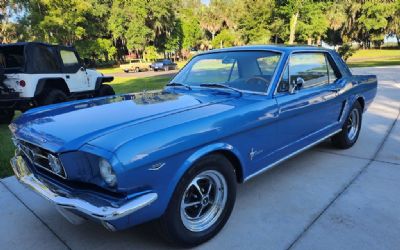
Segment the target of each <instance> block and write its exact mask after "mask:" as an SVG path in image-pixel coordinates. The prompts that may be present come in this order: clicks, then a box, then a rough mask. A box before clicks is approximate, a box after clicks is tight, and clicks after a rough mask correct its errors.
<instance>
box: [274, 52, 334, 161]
mask: <svg viewBox="0 0 400 250" xmlns="http://www.w3.org/2000/svg"><path fill="white" fill-rule="evenodd" d="M288 60H289V61H288V63H287V64H286V67H285V70H284V72H283V75H282V78H281V80H280V83H279V85H278V88H277V90H276V93H275V98H276V101H277V103H278V105H279V126H278V128H279V135H280V137H279V138H280V139H279V142H278V145H279V148H285V149H287V150H289V151H290V150H295V149H298V148H301V147H304V145H306V144H307V143H312V142H313V140H315V138H320V137H323V136H324V135H326V134H327V133H329V131H330V130H331V128H332V127H334V126H335V125H337V124H338V121H339V116H340V113H341V110H342V103H341V102H340V101H339V100H338V98H337V95H338V86H337V85H338V83H337V79H338V78H340V72H339V71H338V70H337V69H335V68H334V67H332V65H333V64H332V62H333V61H332V58H331V57H330V55H329V54H328V53H324V52H300V53H293V54H292V55H291V56H290V57H289V59H288ZM296 83H298V86H297V87H295V84H296ZM307 139H308V140H307ZM287 153H288V152H283V154H287Z"/></svg>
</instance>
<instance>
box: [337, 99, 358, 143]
mask: <svg viewBox="0 0 400 250" xmlns="http://www.w3.org/2000/svg"><path fill="white" fill-rule="evenodd" d="M361 122H362V107H361V105H360V103H359V102H356V103H355V104H354V105H353V107H352V108H351V110H350V113H349V115H348V116H347V119H346V121H345V122H344V124H343V127H342V131H341V132H340V133H338V134H336V135H334V136H333V137H332V143H333V145H334V146H335V147H337V148H340V149H347V148H350V147H352V146H353V145H354V144H355V143H356V141H357V139H358V136H359V134H360V130H361Z"/></svg>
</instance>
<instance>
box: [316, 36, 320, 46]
mask: <svg viewBox="0 0 400 250" xmlns="http://www.w3.org/2000/svg"><path fill="white" fill-rule="evenodd" d="M320 45H321V36H318V38H317V46H320Z"/></svg>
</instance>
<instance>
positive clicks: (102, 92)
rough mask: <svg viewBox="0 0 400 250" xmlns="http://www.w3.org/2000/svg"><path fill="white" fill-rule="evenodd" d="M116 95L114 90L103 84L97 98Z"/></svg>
mask: <svg viewBox="0 0 400 250" xmlns="http://www.w3.org/2000/svg"><path fill="white" fill-rule="evenodd" d="M110 95H115V92H114V89H113V88H112V87H111V86H110V85H108V84H102V85H101V86H100V89H99V91H98V93H97V96H110Z"/></svg>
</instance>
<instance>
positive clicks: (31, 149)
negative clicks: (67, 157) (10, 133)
mask: <svg viewBox="0 0 400 250" xmlns="http://www.w3.org/2000/svg"><path fill="white" fill-rule="evenodd" d="M13 142H14V144H15V146H16V147H17V151H19V152H17V153H19V154H21V153H23V154H24V155H25V156H26V158H28V160H29V162H30V163H31V164H32V165H33V166H34V167H37V168H40V169H43V170H46V171H47V172H50V173H52V174H55V175H57V176H59V177H61V178H63V179H65V178H66V173H65V170H64V167H63V166H62V164H61V162H60V164H61V172H59V173H56V172H54V171H53V169H52V168H51V166H50V162H49V155H50V154H51V153H50V152H49V151H47V150H45V149H43V148H40V147H38V146H35V145H33V144H30V143H27V142H25V141H21V140H18V139H15V138H13ZM52 155H53V156H55V155H54V154H52Z"/></svg>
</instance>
